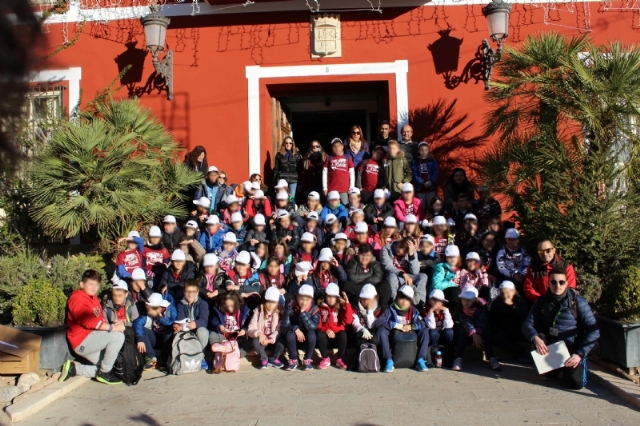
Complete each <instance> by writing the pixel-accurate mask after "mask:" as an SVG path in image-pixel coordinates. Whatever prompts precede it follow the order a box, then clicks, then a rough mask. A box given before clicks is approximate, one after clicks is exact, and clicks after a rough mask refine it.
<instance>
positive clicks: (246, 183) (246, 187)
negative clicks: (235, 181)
mask: <svg viewBox="0 0 640 426" xmlns="http://www.w3.org/2000/svg"><path fill="white" fill-rule="evenodd" d="M242 186H243V187H244V190H245V191H247V192H249V191H252V190H253V183H251V181H248V180H245V181H244V182H242Z"/></svg>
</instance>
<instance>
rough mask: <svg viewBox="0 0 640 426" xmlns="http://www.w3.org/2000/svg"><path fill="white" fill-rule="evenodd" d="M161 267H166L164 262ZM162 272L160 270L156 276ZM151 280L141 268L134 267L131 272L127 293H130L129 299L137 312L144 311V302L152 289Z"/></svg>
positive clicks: (158, 276)
mask: <svg viewBox="0 0 640 426" xmlns="http://www.w3.org/2000/svg"><path fill="white" fill-rule="evenodd" d="M162 267H163V269H164V267H166V266H165V265H164V264H163V265H162ZM162 272H163V271H160V272H159V273H158V275H157V278H158V279H160V277H161V276H162ZM152 287H153V282H151V281H149V278H148V277H147V273H146V272H145V270H144V269H142V268H136V269H134V270H133V272H131V279H130V280H129V294H130V295H131V299H132V300H133V302H134V303H135V304H136V306H137V307H138V312H144V302H146V301H147V299H148V298H149V296H151V293H153V290H152Z"/></svg>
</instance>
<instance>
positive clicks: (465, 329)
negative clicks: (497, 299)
mask: <svg viewBox="0 0 640 426" xmlns="http://www.w3.org/2000/svg"><path fill="white" fill-rule="evenodd" d="M460 302H461V305H462V309H461V311H460V312H459V319H460V326H461V330H460V333H459V335H458V344H457V349H456V359H455V361H454V362H453V369H454V370H455V371H460V370H462V358H463V356H464V352H465V349H466V347H467V344H469V343H471V344H473V346H475V347H476V348H477V349H481V350H484V352H485V354H486V357H487V358H489V365H490V366H491V368H492V369H494V370H499V369H500V363H499V362H498V359H497V358H496V357H495V356H494V354H493V343H492V341H491V337H492V336H491V329H490V325H489V312H488V310H487V306H486V302H485V301H484V300H483V299H480V298H478V290H477V289H476V288H475V287H465V288H463V289H462V292H461V293H460Z"/></svg>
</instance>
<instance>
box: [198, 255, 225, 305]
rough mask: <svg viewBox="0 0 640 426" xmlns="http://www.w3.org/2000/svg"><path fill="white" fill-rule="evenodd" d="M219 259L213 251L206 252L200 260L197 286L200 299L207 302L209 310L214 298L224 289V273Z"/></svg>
mask: <svg viewBox="0 0 640 426" xmlns="http://www.w3.org/2000/svg"><path fill="white" fill-rule="evenodd" d="M219 263H220V260H219V259H218V256H216V255H215V254H213V253H209V254H206V255H205V256H204V259H203V260H202V269H201V270H200V275H199V276H198V288H199V289H200V299H202V300H205V301H206V302H207V303H208V304H209V311H211V309H213V305H214V300H215V299H216V297H217V296H218V295H219V294H220V292H221V291H222V292H223V291H224V283H225V280H226V278H227V276H226V274H225V273H224V271H223V270H222V269H220V265H219Z"/></svg>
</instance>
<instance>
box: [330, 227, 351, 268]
mask: <svg viewBox="0 0 640 426" xmlns="http://www.w3.org/2000/svg"><path fill="white" fill-rule="evenodd" d="M329 246H330V247H331V251H332V252H333V256H334V257H335V258H336V259H337V260H338V263H339V264H340V265H342V266H345V265H346V264H347V263H348V262H349V260H350V259H351V257H352V256H353V254H354V251H353V249H352V248H351V241H349V239H348V238H347V234H345V233H344V232H338V233H337V234H335V235H334V236H333V238H332V239H331V241H330V243H329Z"/></svg>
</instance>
